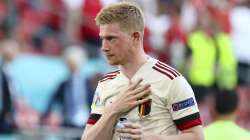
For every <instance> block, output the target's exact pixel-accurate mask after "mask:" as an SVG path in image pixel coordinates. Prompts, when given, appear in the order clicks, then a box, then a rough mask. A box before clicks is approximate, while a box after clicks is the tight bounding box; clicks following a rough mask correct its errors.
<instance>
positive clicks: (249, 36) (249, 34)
mask: <svg viewBox="0 0 250 140" xmlns="http://www.w3.org/2000/svg"><path fill="white" fill-rule="evenodd" d="M236 2H237V3H236V5H235V7H233V9H232V11H231V23H232V34H231V35H232V41H233V48H234V52H235V55H236V58H237V63H238V84H239V86H238V89H237V91H238V93H239V94H240V118H239V123H240V124H241V125H242V126H244V127H245V128H248V129H249V130H250V55H249V52H250V45H249V44H250V0H240V1H239V0H237V1H236Z"/></svg>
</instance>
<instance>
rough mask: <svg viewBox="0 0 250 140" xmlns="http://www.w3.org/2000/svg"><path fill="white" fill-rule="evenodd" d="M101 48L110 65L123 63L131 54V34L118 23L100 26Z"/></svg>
mask: <svg viewBox="0 0 250 140" xmlns="http://www.w3.org/2000/svg"><path fill="white" fill-rule="evenodd" d="M99 35H100V38H101V39H102V47H101V50H102V52H103V53H104V55H105V56H106V58H107V61H108V63H109V64H111V65H124V64H126V63H127V62H128V61H129V59H131V55H132V54H133V53H132V51H133V48H132V43H133V41H132V36H131V35H129V34H128V33H127V32H124V31H122V30H121V29H120V26H119V24H118V23H111V24H105V25H101V26H100V33H99Z"/></svg>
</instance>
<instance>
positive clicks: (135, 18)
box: [95, 2, 144, 34]
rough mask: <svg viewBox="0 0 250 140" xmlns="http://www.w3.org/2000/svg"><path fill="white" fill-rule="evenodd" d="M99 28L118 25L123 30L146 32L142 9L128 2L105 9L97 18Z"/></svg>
mask: <svg viewBox="0 0 250 140" xmlns="http://www.w3.org/2000/svg"><path fill="white" fill-rule="evenodd" d="M95 20H96V24H97V25H98V26H100V25H105V24H110V23H118V24H119V26H120V28H121V30H122V31H125V32H128V33H132V32H141V33H142V34H143V32H144V17H143V13H142V11H141V9H140V8H139V7H137V6H136V5H134V4H131V3H128V2H119V3H116V4H113V5H110V6H108V7H105V8H103V9H102V10H101V11H100V12H99V13H98V14H97V16H96V19H95Z"/></svg>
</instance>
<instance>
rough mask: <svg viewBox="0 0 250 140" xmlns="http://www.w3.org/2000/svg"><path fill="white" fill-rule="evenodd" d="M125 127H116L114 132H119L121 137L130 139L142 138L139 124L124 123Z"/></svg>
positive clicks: (138, 139) (137, 139) (141, 139)
mask: <svg viewBox="0 0 250 140" xmlns="http://www.w3.org/2000/svg"><path fill="white" fill-rule="evenodd" d="M124 125H125V128H117V129H116V132H118V133H119V135H120V137H121V138H124V139H131V140H143V139H144V135H143V130H142V129H141V126H140V125H138V124H135V123H125V124H124Z"/></svg>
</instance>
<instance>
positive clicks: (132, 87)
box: [128, 78, 143, 90]
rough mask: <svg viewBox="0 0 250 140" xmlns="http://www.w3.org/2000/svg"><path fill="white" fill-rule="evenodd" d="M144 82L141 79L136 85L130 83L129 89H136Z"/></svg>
mask: <svg viewBox="0 0 250 140" xmlns="http://www.w3.org/2000/svg"><path fill="white" fill-rule="evenodd" d="M142 81H143V79H142V78H140V79H139V80H137V81H135V82H134V83H130V84H129V88H128V89H129V90H133V89H135V88H136V87H137V86H138V85H139V84H140V83H141V82H142Z"/></svg>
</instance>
